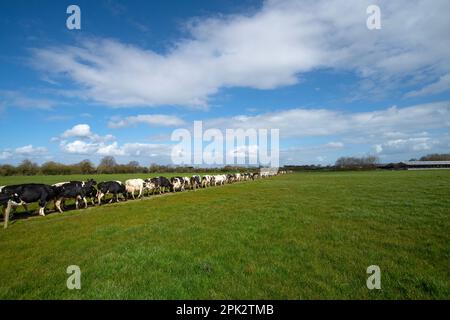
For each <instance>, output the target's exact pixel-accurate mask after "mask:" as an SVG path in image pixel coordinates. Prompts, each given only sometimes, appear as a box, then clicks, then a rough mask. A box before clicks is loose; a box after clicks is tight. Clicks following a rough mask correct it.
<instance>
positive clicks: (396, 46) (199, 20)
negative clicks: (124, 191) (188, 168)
mask: <svg viewBox="0 0 450 320" xmlns="http://www.w3.org/2000/svg"><path fill="white" fill-rule="evenodd" d="M71 4H76V5H78V6H79V8H80V10H81V29H80V30H69V29H68V28H67V26H66V20H67V18H68V17H69V16H70V14H67V12H66V9H67V7H68V6H69V5H71ZM369 5H377V6H378V7H379V8H380V13H381V15H380V17H381V20H380V21H381V29H369V28H368V27H367V24H366V21H367V19H368V18H369V16H370V13H369V14H368V13H367V7H368V6H369ZM448 12H450V2H449V1H448V0H435V1H424V0H409V1H406V0H396V1H392V0H388V1H382V0H371V1H366V0H336V1H323V0H315V1H313V0H304V1H301V0H296V1H291V0H284V1H278V0H268V1H249V0H245V1H224V0H222V1H218V0H208V1H137V0H135V1H118V0H117V1H114V0H96V1H81V0H80V1H62V0H61V1H56V0H55V1H48V0H39V1H32V0H28V1H23V0H15V1H12V0H5V1H1V2H0V41H1V42H0V43H1V44H0V71H1V72H0V134H1V137H2V138H1V139H0V163H12V164H17V163H20V162H21V161H22V160H23V159H31V160H32V161H35V162H37V163H43V162H46V161H57V162H62V163H75V162H78V161H81V160H83V159H91V160H92V161H93V162H94V163H98V161H99V160H100V159H101V158H102V157H104V156H108V155H109V156H114V157H115V158H116V160H117V161H118V162H120V163H126V162H129V161H131V160H133V161H138V162H139V163H140V164H141V165H149V164H152V163H158V164H170V163H171V157H170V155H171V150H172V149H173V146H174V142H173V141H171V134H172V133H173V131H174V130H175V129H178V128H187V129H191V128H192V127H193V122H194V121H203V126H204V127H205V128H217V129H219V130H222V131H224V130H225V129H230V128H231V129H233V128H235V129H237V128H243V129H279V135H280V164H282V165H285V164H298V165H305V164H320V165H328V164H333V163H334V162H335V161H336V159H337V158H339V157H341V156H357V157H360V156H366V155H376V156H377V157H379V159H380V162H383V163H388V162H396V161H406V160H409V159H411V158H420V157H421V156H423V155H426V154H429V153H449V152H450V33H449V32H448V30H450V20H449V19H448ZM249 150H250V148H249ZM249 152H250V151H249Z"/></svg>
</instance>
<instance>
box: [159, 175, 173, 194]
mask: <svg viewBox="0 0 450 320" xmlns="http://www.w3.org/2000/svg"><path fill="white" fill-rule="evenodd" d="M157 179H158V185H159V190H160V193H161V192H162V193H165V192H166V191H171V190H172V183H171V182H170V180H169V179H167V178H166V177H162V176H161V177H158V178H157Z"/></svg>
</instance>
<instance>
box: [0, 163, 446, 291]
mask: <svg viewBox="0 0 450 320" xmlns="http://www.w3.org/2000/svg"><path fill="white" fill-rule="evenodd" d="M126 176H127V178H129V177H132V176H133V175H126ZM74 178H76V177H70V178H68V177H2V178H0V185H3V184H10V183H21V182H25V181H27V182H31V181H32V180H33V179H34V181H40V182H46V183H51V182H57V181H66V180H68V179H74ZM78 178H79V177H78ZM96 178H97V180H99V181H100V180H107V179H104V177H96ZM109 178H110V177H108V179H109ZM113 178H115V179H116V178H117V179H124V178H125V177H124V176H123V175H122V176H120V175H119V176H115V177H113ZM30 179H31V180H30ZM68 265H78V266H80V268H81V272H82V275H81V285H82V288H81V290H68V289H67V288H66V279H67V277H68V275H67V274H66V268H67V266H68ZM369 265H378V266H380V268H381V287H382V289H381V290H368V289H367V287H366V279H367V277H368V276H369V275H368V274H366V268H367V267H368V266H369ZM449 266H450V171H420V172H418V171H416V172H412V171H398V172H334V173H299V174H290V175H284V176H277V177H273V178H270V179H265V180H259V181H254V182H243V183H238V184H233V185H226V186H223V187H217V188H209V189H205V190H198V191H196V192H184V193H178V194H175V195H168V196H163V197H155V198H149V199H146V200H136V201H128V202H126V203H119V204H112V205H107V206H102V207H95V208H92V207H91V208H89V209H86V210H79V211H70V212H65V213H63V214H50V215H48V216H46V217H32V218H28V219H19V220H15V221H12V223H11V224H10V227H9V228H8V229H6V230H3V229H1V230H0V272H1V278H0V299H13V298H20V299H24V298H27V299H30V298H31V299H34V298H39V299H53V298H57V299H59V298H62V299H80V298H81V299H94V298H100V299H104V298H112V299H116V298H117V299H119V298H120V299H134V298H136V299H203V298H205V299H229V298H232V299H316V298H317V299H334V298H337V299H346V298H352V299H422V298H423V299H449V298H450V270H449Z"/></svg>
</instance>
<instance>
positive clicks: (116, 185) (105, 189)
mask: <svg viewBox="0 0 450 320" xmlns="http://www.w3.org/2000/svg"><path fill="white" fill-rule="evenodd" d="M97 190H98V191H97V201H98V205H101V204H102V198H103V197H104V196H105V195H107V194H108V193H110V194H112V197H111V200H110V201H109V203H111V202H113V201H114V199H115V200H116V202H119V195H122V197H123V198H124V199H125V200H126V199H127V190H126V188H125V185H124V184H123V183H122V182H121V181H105V182H100V183H99V184H98V186H97Z"/></svg>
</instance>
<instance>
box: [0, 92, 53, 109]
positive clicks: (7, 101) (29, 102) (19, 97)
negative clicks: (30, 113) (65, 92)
mask: <svg viewBox="0 0 450 320" xmlns="http://www.w3.org/2000/svg"><path fill="white" fill-rule="evenodd" d="M0 99H1V100H2V106H3V107H9V106H11V107H19V108H23V109H41V110H51V109H53V107H55V106H56V105H58V104H61V102H58V101H56V100H52V99H47V98H40V97H30V96H27V95H25V94H23V93H21V92H19V91H14V90H0Z"/></svg>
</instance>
